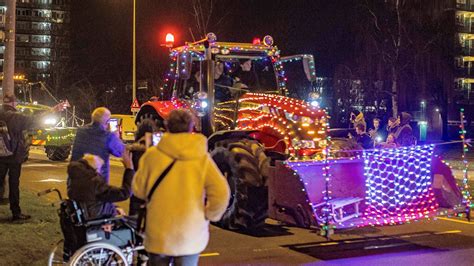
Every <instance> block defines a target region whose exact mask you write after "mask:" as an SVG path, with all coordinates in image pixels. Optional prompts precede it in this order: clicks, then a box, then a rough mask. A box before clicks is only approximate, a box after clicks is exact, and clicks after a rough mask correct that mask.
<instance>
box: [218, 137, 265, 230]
mask: <svg viewBox="0 0 474 266" xmlns="http://www.w3.org/2000/svg"><path fill="white" fill-rule="evenodd" d="M211 155H212V158H213V159H214V161H215V162H216V164H217V166H218V167H219V169H220V170H221V172H222V173H223V174H224V175H225V176H226V178H227V181H228V182H229V187H230V189H231V199H230V202H229V206H228V207H227V210H226V211H225V213H224V216H223V217H222V219H221V220H220V221H219V222H218V223H217V225H218V226H221V227H223V228H226V229H231V230H249V231H252V230H255V229H258V228H260V227H262V226H263V225H264V224H265V219H266V218H267V212H268V188H267V186H266V179H267V177H268V167H269V158H267V156H266V155H265V149H264V147H263V146H262V145H261V144H260V143H259V142H257V141H255V140H248V139H243V140H239V141H237V142H231V143H226V144H224V145H220V146H217V147H216V148H215V149H214V150H213V151H212V152H211Z"/></svg>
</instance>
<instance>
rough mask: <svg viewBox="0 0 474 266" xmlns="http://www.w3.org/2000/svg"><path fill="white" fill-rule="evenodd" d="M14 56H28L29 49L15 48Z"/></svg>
mask: <svg viewBox="0 0 474 266" xmlns="http://www.w3.org/2000/svg"><path fill="white" fill-rule="evenodd" d="M15 54H16V55H28V54H29V49H28V48H24V47H17V48H16V49H15Z"/></svg>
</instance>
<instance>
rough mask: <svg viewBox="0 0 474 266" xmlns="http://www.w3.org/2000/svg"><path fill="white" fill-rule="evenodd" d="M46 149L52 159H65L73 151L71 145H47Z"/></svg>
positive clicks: (47, 154)
mask: <svg viewBox="0 0 474 266" xmlns="http://www.w3.org/2000/svg"><path fill="white" fill-rule="evenodd" d="M45 151H46V156H48V159H50V160H51V161H65V160H66V159H67V158H68V157H69V154H70V153H71V146H45Z"/></svg>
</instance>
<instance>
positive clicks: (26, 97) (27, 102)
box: [0, 74, 77, 161]
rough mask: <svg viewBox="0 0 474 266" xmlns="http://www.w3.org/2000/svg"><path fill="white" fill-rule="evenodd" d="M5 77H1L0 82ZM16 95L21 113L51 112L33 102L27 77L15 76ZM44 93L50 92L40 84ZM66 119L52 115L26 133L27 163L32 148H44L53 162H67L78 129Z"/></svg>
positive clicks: (48, 108)
mask: <svg viewBox="0 0 474 266" xmlns="http://www.w3.org/2000/svg"><path fill="white" fill-rule="evenodd" d="M1 79H3V76H0V80H1ZM14 82H15V94H16V95H17V98H18V100H19V102H18V104H17V106H16V108H17V110H18V111H19V112H22V113H25V114H27V115H34V114H38V113H42V112H46V111H49V110H50V109H51V107H49V106H46V105H42V104H38V103H37V102H35V101H33V93H32V83H30V82H28V80H27V79H26V78H25V75H22V74H17V75H15V76H14ZM38 84H40V85H41V86H42V90H43V91H48V92H49V90H48V88H47V87H45V86H46V85H45V84H44V83H42V82H38ZM63 119H64V118H62V117H61V115H60V114H51V115H49V116H47V117H44V120H43V121H38V123H37V128H36V129H34V130H31V131H28V132H25V138H26V143H27V151H28V152H27V153H26V154H25V156H26V157H25V161H26V160H28V157H29V150H30V146H43V147H44V150H45V153H46V156H47V157H48V159H50V160H52V161H65V160H66V159H67V158H68V157H69V154H70V153H71V147H72V144H73V141H74V137H75V135H76V129H77V128H76V127H67V126H66V125H65V124H66V123H65V120H63Z"/></svg>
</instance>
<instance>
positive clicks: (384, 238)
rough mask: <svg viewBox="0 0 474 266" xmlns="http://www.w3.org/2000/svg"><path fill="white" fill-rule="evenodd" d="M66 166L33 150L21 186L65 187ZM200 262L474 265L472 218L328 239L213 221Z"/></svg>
mask: <svg viewBox="0 0 474 266" xmlns="http://www.w3.org/2000/svg"><path fill="white" fill-rule="evenodd" d="M66 166H67V163H65V162H51V161H48V160H47V159H46V157H45V156H44V155H43V153H42V152H41V151H38V150H37V151H33V152H32V154H31V155H30V160H29V161H28V162H27V163H26V164H25V165H24V168H23V172H22V177H21V186H22V187H23V188H26V189H28V190H31V191H34V192H38V191H41V190H44V189H47V188H51V187H57V188H58V189H60V190H61V191H63V192H65V190H66V183H65V182H66ZM121 174H122V167H121V163H120V162H119V161H112V166H111V183H112V184H116V185H118V184H120V182H121ZM456 174H459V173H456ZM471 175H472V174H471ZM48 199H49V200H56V197H55V196H54V195H49V196H48ZM127 204H128V203H123V204H121V206H123V207H125V208H126V206H127ZM200 264H202V265H208V264H246V265H250V264H252V265H254V264H258V265H266V264H317V265H384V266H387V265H404V266H408V265H474V222H471V223H469V222H467V221H465V220H462V219H446V218H438V219H436V220H422V221H418V222H412V223H410V224H405V225H397V226H386V227H370V228H362V229H354V230H346V231H342V232H336V234H335V235H333V237H332V240H330V241H326V240H325V238H323V237H321V236H319V235H318V232H316V231H313V230H307V229H301V228H295V227H288V226H284V225H281V224H279V223H278V222H276V221H273V220H267V226H266V228H265V229H264V230H262V232H259V234H258V235H248V234H243V233H236V232H231V231H227V230H223V229H220V228H217V227H214V226H211V240H210V243H209V245H208V248H207V249H206V250H205V251H204V253H203V254H202V257H201V260H200Z"/></svg>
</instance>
